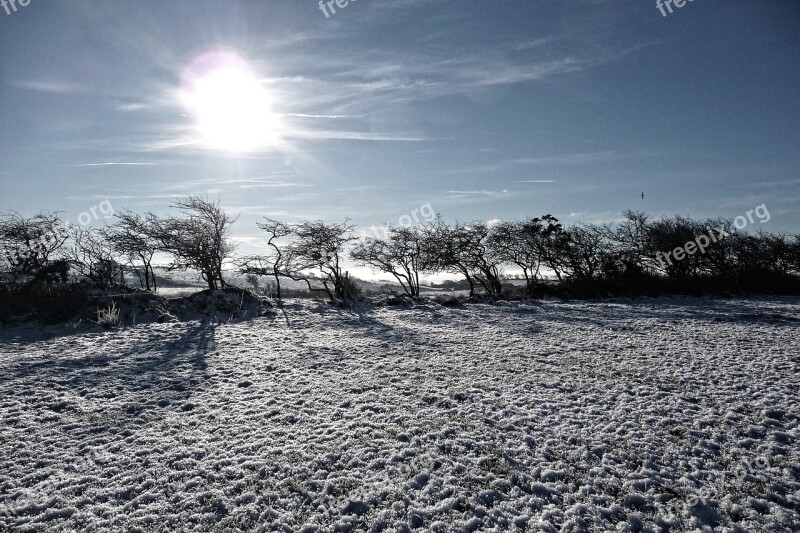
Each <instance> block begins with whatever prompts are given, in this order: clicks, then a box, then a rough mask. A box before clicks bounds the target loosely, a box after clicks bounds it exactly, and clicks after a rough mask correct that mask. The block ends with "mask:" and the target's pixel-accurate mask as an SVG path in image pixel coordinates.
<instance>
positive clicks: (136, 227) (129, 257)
mask: <svg viewBox="0 0 800 533" xmlns="http://www.w3.org/2000/svg"><path fill="white" fill-rule="evenodd" d="M115 216H116V218H117V223H116V224H113V225H111V226H107V227H105V228H103V229H102V233H103V237H104V238H105V240H106V241H107V242H108V244H109V246H110V247H111V249H112V250H113V251H114V253H115V254H117V255H118V256H119V257H122V258H124V261H125V262H126V263H127V264H128V265H130V267H131V269H132V270H133V272H134V273H135V274H136V276H137V277H138V278H139V285H140V286H141V288H143V289H146V290H148V291H149V290H156V275H155V272H153V257H154V256H155V254H156V253H157V252H158V246H159V244H158V240H157V239H156V238H155V237H154V236H155V234H156V233H157V231H156V223H155V220H154V218H153V217H152V216H142V215H140V214H138V213H133V212H131V211H123V212H122V213H117V214H116V215H115Z"/></svg>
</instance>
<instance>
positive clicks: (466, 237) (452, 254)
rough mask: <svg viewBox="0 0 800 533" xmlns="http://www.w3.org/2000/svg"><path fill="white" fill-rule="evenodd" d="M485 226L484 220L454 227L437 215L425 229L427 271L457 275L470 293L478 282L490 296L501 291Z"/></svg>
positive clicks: (497, 260) (498, 263)
mask: <svg viewBox="0 0 800 533" xmlns="http://www.w3.org/2000/svg"><path fill="white" fill-rule="evenodd" d="M488 237H489V226H488V225H487V224H486V223H485V222H474V223H472V224H464V223H461V222H457V223H456V224H455V225H454V226H449V225H447V224H446V223H444V222H443V221H442V220H441V218H437V219H436V220H435V221H434V222H432V223H431V224H430V225H428V226H427V228H426V248H427V249H428V250H429V251H430V258H431V260H430V270H432V271H436V272H452V273H456V274H461V275H463V276H464V278H465V279H466V281H467V283H469V287H470V291H469V292H470V296H474V295H475V282H478V283H479V284H480V285H481V286H482V287H483V289H484V290H485V291H486V294H488V295H489V296H490V297H493V298H494V297H499V296H500V295H501V293H502V289H503V286H502V283H501V268H502V260H501V259H500V258H499V257H498V256H496V255H495V254H494V253H493V252H492V249H491V247H490V246H489V242H488Z"/></svg>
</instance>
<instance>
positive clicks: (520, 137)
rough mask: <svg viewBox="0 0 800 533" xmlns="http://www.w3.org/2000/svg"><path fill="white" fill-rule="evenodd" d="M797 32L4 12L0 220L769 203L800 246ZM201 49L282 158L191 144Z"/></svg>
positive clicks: (309, 12)
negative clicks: (110, 210) (243, 86)
mask: <svg viewBox="0 0 800 533" xmlns="http://www.w3.org/2000/svg"><path fill="white" fill-rule="evenodd" d="M799 25H800V3H798V2H795V1H788V0H787V1H781V0H771V1H769V2H756V1H751V2H745V1H721V0H696V1H694V2H688V3H687V4H686V5H685V6H684V7H682V8H680V9H675V10H674V13H672V14H670V15H668V16H666V17H664V16H662V15H661V13H660V12H659V10H658V9H657V8H656V5H655V0H653V1H636V2H633V1H620V0H614V1H603V0H591V1H590V0H583V1H571V2H566V1H563V2H562V1H555V0H547V1H534V0H528V1H522V0H508V1H504V2H490V1H488V0H484V1H470V2H467V1H444V0H391V1H389V0H358V1H356V2H351V3H350V4H349V5H348V6H347V7H346V8H344V9H338V8H337V13H336V14H335V15H332V16H329V17H328V18H326V17H325V15H324V14H323V13H322V11H320V9H319V6H318V2H316V1H313V0H291V1H289V0H281V1H278V0H263V1H246V2H245V1H242V2H236V1H225V2H221V1H215V2H205V1H197V0H192V1H170V2H162V1H151V0H138V1H136V2H122V1H111V0H109V1H104V2H99V1H81V2H78V1H70V0H63V1H59V2H46V1H43V0H32V2H31V3H30V5H28V6H25V7H22V6H18V9H17V11H16V12H12V13H11V14H10V15H7V14H6V13H5V11H4V10H3V9H2V8H0V91H2V94H1V95H0V131H2V142H0V212H5V211H9V210H17V211H20V212H23V213H26V214H32V213H34V212H38V211H39V210H61V211H64V213H65V217H66V218H67V219H73V220H74V219H76V217H78V215H79V213H81V212H85V211H87V210H89V209H91V207H92V206H95V205H97V204H98V203H99V202H101V201H103V200H105V199H109V200H110V201H111V203H112V204H113V206H114V208H116V209H122V208H130V209H133V210H152V211H156V212H166V211H168V210H169V204H170V202H171V200H172V199H174V198H175V197H176V196H181V195H185V194H201V195H206V196H208V197H210V198H212V199H219V200H220V201H221V202H222V204H223V205H224V206H225V207H226V208H227V209H229V210H230V211H231V212H232V213H241V218H240V220H239V222H238V223H237V228H236V235H237V238H239V239H241V241H242V244H243V246H244V247H245V248H248V247H249V244H248V243H249V242H251V241H252V239H253V237H254V236H256V235H257V234H258V230H257V228H256V227H255V222H256V221H257V220H258V219H259V218H260V217H262V216H271V217H277V218H283V219H285V220H288V221H294V220H298V219H304V218H313V219H317V218H323V219H327V220H331V221H339V220H343V219H344V218H346V217H347V218H350V219H352V220H353V221H354V223H356V224H357V225H359V226H362V227H366V226H370V225H372V224H380V223H382V222H388V223H395V224H396V223H398V221H399V220H400V217H402V216H403V215H408V214H410V213H412V212H413V211H414V210H415V209H419V208H420V206H422V205H424V204H430V205H431V206H432V207H433V208H434V209H435V210H436V211H438V212H440V213H442V214H443V215H444V216H445V217H446V218H447V219H450V220H453V219H456V218H457V219H461V220H474V219H484V220H490V219H519V218H523V217H526V216H533V215H540V214H543V213H547V212H550V213H553V214H554V215H555V216H557V217H558V218H560V219H561V220H562V221H565V222H577V221H584V222H604V221H613V220H616V219H618V218H619V216H620V214H621V213H622V211H624V210H625V209H628V208H632V209H639V210H644V211H646V212H648V213H649V214H651V215H654V216H658V215H663V214H670V215H671V214H684V215H690V216H694V217H706V216H727V217H731V218H732V217H735V216H737V215H740V214H744V213H745V212H746V211H747V210H748V209H752V208H754V207H756V206H757V205H760V204H762V203H764V204H766V206H767V207H768V208H769V211H770V213H771V219H770V221H769V223H767V224H764V225H763V226H760V227H756V228H754V229H765V230H768V231H792V232H798V231H800V150H798V147H800V127H799V126H800V98H799V97H798V95H800V32H798V31H797V28H798V26H799ZM209 54H211V55H212V56H213V57H221V56H222V55H223V54H224V57H228V58H235V61H236V62H237V64H238V65H240V66H242V68H243V69H244V70H245V71H246V73H247V75H248V76H251V77H252V79H254V80H257V81H256V83H257V88H258V91H260V92H259V94H260V95H261V96H264V97H265V98H267V99H268V102H269V104H268V107H269V113H270V115H269V116H270V117H271V118H270V120H269V121H266V122H269V140H268V141H264V142H263V143H262V144H259V145H258V146H256V147H248V150H246V151H231V150H230V149H229V148H230V147H227V149H223V148H222V147H220V146H216V145H214V144H213V143H212V144H209V143H208V142H206V138H205V137H203V135H206V134H207V133H208V132H207V131H205V130H203V131H202V132H199V131H198V118H197V115H196V114H195V113H194V111H197V109H196V108H193V109H194V111H191V110H189V108H187V104H186V100H185V98H184V97H183V96H185V93H182V92H181V91H185V90H186V87H187V83H188V82H187V79H190V78H187V76H190V74H187V73H192V72H195V71H194V70H192V69H193V67H192V65H196V64H197V61H198V58H201V57H209ZM214 54H216V55H214ZM198 76H199V74H198ZM191 79H193V78H191ZM237 94H238V93H237ZM182 95H183V96H182ZM226 105H229V103H228V104H226ZM259 105H260V104H259ZM265 105H266V104H265ZM259 109H260V110H261V111H263V109H261V108H259ZM262 122H263V121H262ZM262 133H263V132H262ZM641 192H644V193H645V199H644V200H642V199H641V197H640V193H641Z"/></svg>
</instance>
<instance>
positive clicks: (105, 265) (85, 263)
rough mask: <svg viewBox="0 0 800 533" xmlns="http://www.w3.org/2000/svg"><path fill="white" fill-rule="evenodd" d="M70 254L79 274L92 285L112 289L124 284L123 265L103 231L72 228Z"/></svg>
mask: <svg viewBox="0 0 800 533" xmlns="http://www.w3.org/2000/svg"><path fill="white" fill-rule="evenodd" d="M69 254H70V260H71V263H72V265H73V267H74V268H75V269H76V270H77V273H78V274H79V275H81V276H83V277H84V278H85V279H86V280H88V281H90V282H91V283H93V284H95V285H98V286H100V287H111V286H112V285H116V284H118V283H119V284H122V283H121V282H124V278H123V277H122V276H123V270H122V265H120V264H119V263H118V262H117V261H116V258H115V255H114V251H113V249H112V247H111V245H110V243H109V242H108V241H106V240H105V238H104V236H103V232H102V231H101V230H97V229H85V228H81V227H78V226H72V227H70V245H69Z"/></svg>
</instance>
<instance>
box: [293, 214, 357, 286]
mask: <svg viewBox="0 0 800 533" xmlns="http://www.w3.org/2000/svg"><path fill="white" fill-rule="evenodd" d="M292 229H293V234H294V237H295V239H294V241H292V243H291V244H290V245H289V247H288V248H287V249H286V261H287V264H288V265H289V266H288V270H289V271H290V272H291V277H292V278H293V279H296V280H302V281H305V282H306V283H307V284H308V287H309V289H311V290H314V289H312V285H311V281H310V280H309V279H308V277H307V276H305V275H304V273H306V272H309V271H310V272H313V273H315V274H318V275H319V276H320V278H321V279H322V285H323V287H324V289H323V290H324V291H325V292H326V293H327V294H328V296H329V297H330V298H331V299H332V300H337V299H338V300H341V301H346V300H349V299H351V296H352V295H351V288H352V284H351V283H352V282H351V280H350V276H349V274H348V273H347V272H346V271H345V270H344V265H343V260H344V257H345V251H346V249H347V246H348V245H349V244H350V243H351V242H352V241H354V240H355V237H353V226H352V225H350V224H349V223H348V221H344V222H342V223H338V224H336V223H327V222H322V221H316V222H308V221H306V222H301V223H299V224H295V225H294V226H293V228H292Z"/></svg>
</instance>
